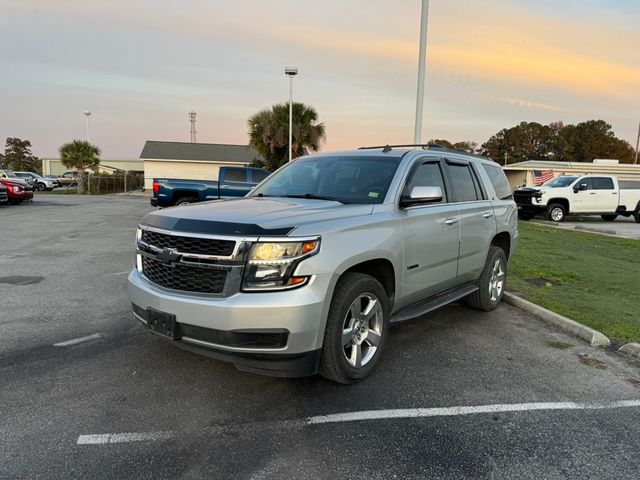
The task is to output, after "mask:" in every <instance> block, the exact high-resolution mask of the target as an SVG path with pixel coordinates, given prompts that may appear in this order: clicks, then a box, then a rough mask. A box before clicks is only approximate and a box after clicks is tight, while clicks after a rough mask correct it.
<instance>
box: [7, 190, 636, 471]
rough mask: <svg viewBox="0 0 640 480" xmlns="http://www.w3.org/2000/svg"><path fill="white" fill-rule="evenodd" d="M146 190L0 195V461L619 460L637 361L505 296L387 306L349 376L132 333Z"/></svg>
mask: <svg viewBox="0 0 640 480" xmlns="http://www.w3.org/2000/svg"><path fill="white" fill-rule="evenodd" d="M150 209H151V208H150V207H149V205H148V200H147V199H146V198H144V197H126V196H120V197H116V196H104V197H91V196H89V197H84V198H82V197H78V196H68V197H63V196H54V195H50V196H46V195H36V200H35V201H34V203H33V204H25V205H18V206H11V207H4V208H2V207H0V220H1V223H0V225H2V228H0V246H1V247H0V298H1V299H2V301H1V302H0V385H1V389H0V405H2V415H1V416H0V435H1V438H2V442H0V478H11V479H13V478H29V479H33V478H149V479H161V478H181V479H196V478H239V479H245V478H246V479H263V478H314V479H315V478H338V477H339V478H376V479H377V478H380V479H388V478H416V479H417V478H451V479H454V478H455V479H459V478H536V479H539V478H576V479H584V478H616V479H620V478H638V472H639V471H640V456H639V455H638V452H639V451H640V365H638V364H634V363H632V362H630V361H628V360H626V359H624V358H622V357H620V356H619V355H618V354H617V353H615V352H613V351H605V350H599V349H595V348H592V347H590V346H588V345H587V344H585V343H583V342H582V341H581V340H578V339H575V338H572V337H568V336H566V335H564V334H562V333H560V332H557V331H554V330H552V329H550V328H548V327H547V326H545V325H544V324H542V323H540V322H539V321H537V320H535V319H534V318H531V317H529V316H527V315H525V314H523V313H522V312H520V311H518V310H516V309H514V308H512V307H509V306H507V305H503V306H501V307H499V309H498V310H496V311H495V312H492V313H479V312H476V311H473V310H470V309H468V308H466V307H464V306H461V305H453V306H449V307H447V308H445V309H442V310H440V311H438V312H435V313H433V314H430V315H428V316H426V317H424V318H421V319H417V320H413V321H411V322H406V323H403V324H399V325H397V326H394V327H393V328H392V335H391V337H390V342H389V344H388V349H387V351H386V352H385V354H384V357H383V358H382V359H381V360H382V362H381V364H380V365H379V368H378V370H377V371H376V372H375V373H374V375H373V376H372V377H370V378H369V379H367V380H365V381H363V382H361V383H359V384H356V385H352V386H343V385H336V384H333V383H330V382H328V381H326V380H324V379H322V378H320V377H311V378H304V379H293V380H292V379H289V380H287V379H275V378H268V377H261V376H256V375H252V374H247V373H242V372H239V371H237V370H236V369H235V368H234V367H233V366H231V365H228V364H225V363H222V362H218V361H215V360H211V359H208V358H202V357H199V356H196V355H193V354H191V353H188V352H185V351H183V350H180V349H177V348H174V347H173V346H172V345H170V344H168V343H166V342H165V341H163V340H161V339H159V338H157V337H155V336H152V335H150V334H148V333H147V332H146V331H145V329H144V327H143V326H142V325H140V324H138V323H137V322H135V321H134V320H133V318H132V315H131V314H130V306H129V304H128V301H127V295H126V291H125V280H126V274H127V273H128V271H129V269H130V268H131V266H132V263H133V248H134V247H133V242H134V232H135V226H136V224H137V221H138V220H139V219H140V218H141V216H142V215H143V214H144V213H145V212H147V211H149V210H150ZM75 339H80V340H78V341H77V342H76V341H75ZM458 407H460V408H458ZM471 407H477V408H471ZM336 414H345V415H338V416H336ZM332 415H333V416H332Z"/></svg>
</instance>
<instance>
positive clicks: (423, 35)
mask: <svg viewBox="0 0 640 480" xmlns="http://www.w3.org/2000/svg"><path fill="white" fill-rule="evenodd" d="M428 18H429V0H422V15H421V17H420V53H419V54H418V94H417V97H416V123H415V129H414V131H413V143H415V144H416V145H418V144H420V143H421V137H422V109H423V106H424V70H425V63H426V57H427V20H428Z"/></svg>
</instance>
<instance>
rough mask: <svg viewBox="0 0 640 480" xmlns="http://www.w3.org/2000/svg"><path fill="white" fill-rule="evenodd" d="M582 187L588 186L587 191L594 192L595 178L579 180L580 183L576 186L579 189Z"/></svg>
mask: <svg viewBox="0 0 640 480" xmlns="http://www.w3.org/2000/svg"><path fill="white" fill-rule="evenodd" d="M581 185H586V186H587V190H593V178H591V177H585V178H581V179H580V180H578V183H577V184H576V185H575V186H576V187H579V186H581Z"/></svg>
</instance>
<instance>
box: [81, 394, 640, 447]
mask: <svg viewBox="0 0 640 480" xmlns="http://www.w3.org/2000/svg"><path fill="white" fill-rule="evenodd" d="M632 407H640V400H621V401H617V402H610V403H591V404H589V403H575V402H543V403H514V404H498V405H479V406H470V407H464V406H463V407H443V408H400V409H391V410H365V411H361V412H347V413H334V414H331V415H318V416H315V417H308V418H306V419H305V420H304V421H302V422H301V421H299V420H285V421H282V422H266V423H264V422H263V423H260V422H258V423H248V424H243V425H238V426H236V428H238V429H242V428H251V427H254V426H256V425H262V426H265V425H267V424H268V425H274V424H277V425H278V427H279V428H278V430H282V427H283V426H284V427H287V426H291V427H296V428H298V427H300V426H301V425H319V424H324V423H339V422H355V421H363V420H385V419H392V418H422V417H451V416H462V415H474V414H487V413H510V412H511V413H514V412H535V411H543V410H606V409H614V408H632ZM230 428H231V429H233V428H234V426H230ZM225 430H229V427H226V428H225ZM175 435H176V432H170V431H159V432H146V433H135V432H133V433H100V434H94V435H80V436H79V437H78V441H77V444H78V445H103V444H108V443H127V442H144V441H147V442H148V441H156V440H169V439H171V438H173V437H174V436H175Z"/></svg>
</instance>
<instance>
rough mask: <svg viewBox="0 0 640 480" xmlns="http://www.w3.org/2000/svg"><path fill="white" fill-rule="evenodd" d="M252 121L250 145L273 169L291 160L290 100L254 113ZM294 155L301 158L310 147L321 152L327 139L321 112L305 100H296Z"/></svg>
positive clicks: (294, 109) (250, 125)
mask: <svg viewBox="0 0 640 480" xmlns="http://www.w3.org/2000/svg"><path fill="white" fill-rule="evenodd" d="M248 124H249V145H251V146H252V147H254V148H255V149H256V150H257V151H258V153H260V155H262V156H263V157H264V158H265V160H266V167H267V169H269V170H271V171H273V170H275V169H276V168H278V167H279V166H281V165H282V164H284V163H285V162H286V161H287V160H288V154H289V104H288V103H278V104H276V105H274V106H273V107H271V109H266V110H261V111H259V112H258V113H256V114H254V115H252V116H251V117H250V118H249V121H248ZM292 137H293V139H292V142H291V149H292V156H293V158H297V157H299V156H301V155H305V154H306V153H307V152H308V151H313V152H317V151H318V150H320V144H321V143H322V142H323V141H324V140H325V138H326V134H325V127H324V124H323V123H318V113H317V112H316V111H315V109H314V108H313V107H310V106H308V105H305V104H303V103H297V102H294V103H293V133H292Z"/></svg>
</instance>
